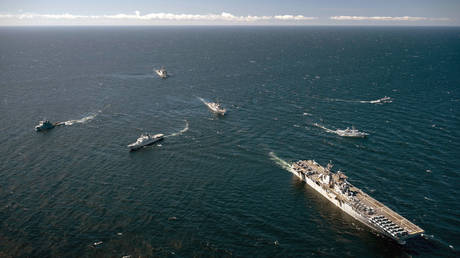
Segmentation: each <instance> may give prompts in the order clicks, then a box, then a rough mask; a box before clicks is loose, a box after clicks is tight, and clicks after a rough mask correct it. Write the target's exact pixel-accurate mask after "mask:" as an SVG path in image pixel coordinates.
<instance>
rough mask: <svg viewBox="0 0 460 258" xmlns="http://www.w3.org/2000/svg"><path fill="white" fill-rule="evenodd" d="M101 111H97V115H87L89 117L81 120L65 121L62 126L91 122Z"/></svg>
mask: <svg viewBox="0 0 460 258" xmlns="http://www.w3.org/2000/svg"><path fill="white" fill-rule="evenodd" d="M101 112H102V111H101V110H99V111H98V112H97V113H95V114H92V115H89V116H85V117H83V118H80V119H75V120H69V121H65V122H63V124H64V125H74V124H84V123H86V122H88V121H91V120H93V119H94V118H95V117H96V116H97V115H98V114H99V113H101Z"/></svg>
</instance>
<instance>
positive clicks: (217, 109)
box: [205, 102, 227, 115]
mask: <svg viewBox="0 0 460 258" xmlns="http://www.w3.org/2000/svg"><path fill="white" fill-rule="evenodd" d="M205 104H206V106H208V108H209V109H210V110H211V111H212V112H214V113H216V114H218V115H225V112H227V110H226V109H225V108H223V107H222V106H221V105H220V104H219V103H216V102H205Z"/></svg>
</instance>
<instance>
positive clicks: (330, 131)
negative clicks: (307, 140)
mask: <svg viewBox="0 0 460 258" xmlns="http://www.w3.org/2000/svg"><path fill="white" fill-rule="evenodd" d="M313 125H314V126H316V127H319V128H321V129H324V131H326V132H328V133H337V132H336V131H335V130H331V129H329V128H326V127H324V126H322V125H320V124H318V123H314V124H313Z"/></svg>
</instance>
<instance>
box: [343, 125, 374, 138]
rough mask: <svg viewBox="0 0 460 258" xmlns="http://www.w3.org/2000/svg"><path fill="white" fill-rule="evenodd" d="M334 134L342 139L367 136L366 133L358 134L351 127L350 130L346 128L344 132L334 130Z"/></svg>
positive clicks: (358, 132)
mask: <svg viewBox="0 0 460 258" xmlns="http://www.w3.org/2000/svg"><path fill="white" fill-rule="evenodd" d="M335 133H336V134H338V135H340V136H342V137H352V138H364V137H366V136H368V135H369V134H368V133H365V132H360V131H358V130H356V129H355V128H354V127H352V128H351V129H350V128H349V127H347V129H345V130H341V129H337V130H335Z"/></svg>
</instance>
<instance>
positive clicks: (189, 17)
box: [0, 11, 317, 22]
mask: <svg viewBox="0 0 460 258" xmlns="http://www.w3.org/2000/svg"><path fill="white" fill-rule="evenodd" d="M0 19H19V20H26V19H52V20H76V19H93V20H94V19H105V20H139V21H149V20H166V21H226V22H257V21H267V20H284V21H307V20H314V19H317V18H316V17H305V16H303V15H295V16H294V15H276V16H251V15H248V16H236V15H233V14H231V13H226V12H222V13H220V14H174V13H148V14H144V15H141V13H140V12H139V11H135V12H134V14H124V13H119V14H113V15H74V14H69V13H64V14H37V13H23V14H0Z"/></svg>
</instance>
